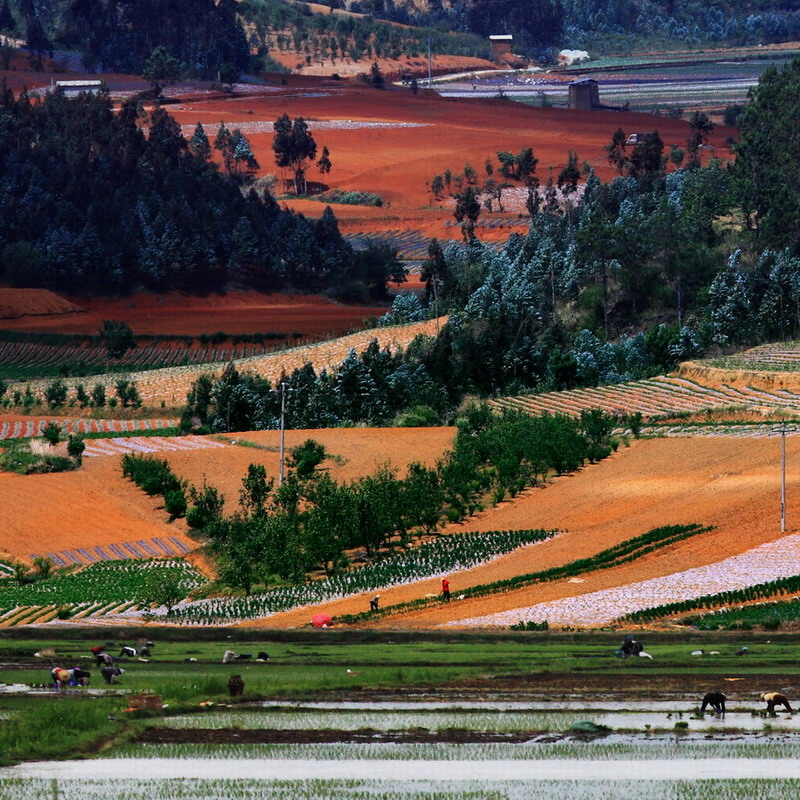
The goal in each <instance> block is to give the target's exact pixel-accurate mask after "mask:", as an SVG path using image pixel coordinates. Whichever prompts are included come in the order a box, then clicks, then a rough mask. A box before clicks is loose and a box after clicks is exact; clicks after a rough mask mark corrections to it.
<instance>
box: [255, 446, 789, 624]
mask: <svg viewBox="0 0 800 800" xmlns="http://www.w3.org/2000/svg"><path fill="white" fill-rule="evenodd" d="M798 457H800V438H798V437H788V439H787V461H788V468H787V482H788V497H789V504H788V510H787V515H788V519H789V530H790V531H793V530H796V527H797V525H798V524H800V497H798V493H797V488H798V486H800V466H798ZM779 458H780V445H779V443H778V442H777V441H774V440H769V439H753V440H751V439H735V438H719V439H708V440H706V439H695V440H692V441H691V442H687V441H686V440H681V439H654V440H647V441H635V442H634V443H633V444H632V446H631V447H630V448H628V449H621V450H620V451H618V452H617V453H615V454H614V455H612V456H611V457H610V458H608V459H607V460H606V461H603V462H601V463H600V464H597V465H594V466H587V467H586V468H585V469H583V470H582V471H581V472H579V473H577V474H575V475H572V476H565V477H561V478H556V479H554V480H553V482H552V485H550V486H548V487H547V488H535V489H531V490H528V491H527V492H525V493H524V494H523V495H521V496H520V497H518V498H517V499H515V500H513V501H509V502H505V503H502V504H501V505H499V506H497V507H496V508H493V509H490V510H488V511H485V512H483V513H481V514H479V515H477V516H476V517H474V518H472V519H470V520H467V521H466V522H465V523H463V524H462V525H459V526H452V527H451V528H450V529H449V530H460V531H463V530H467V531H469V530H504V529H519V528H545V529H552V528H557V529H559V530H562V531H563V533H562V534H560V535H558V536H556V537H555V538H553V539H551V540H548V541H546V542H542V543H539V544H535V545H532V546H530V547H527V548H524V549H522V550H520V551H517V552H515V553H513V554H510V555H508V556H503V557H501V558H498V559H496V560H495V561H494V562H492V563H491V564H488V565H485V566H482V567H477V568H475V569H473V570H469V571H467V572H464V573H458V574H455V575H452V576H450V582H451V588H452V592H453V596H454V597H457V596H458V593H459V591H460V590H461V589H462V588H466V587H469V586H474V585H477V584H482V583H488V582H492V581H496V580H501V579H504V578H509V577H512V576H514V575H519V574H522V573H527V572H533V571H536V570H541V569H546V568H548V567H552V566H558V565H561V564H565V563H568V562H570V561H573V560H575V559H577V558H583V557H588V556H591V555H594V554H595V553H597V552H599V551H601V550H603V549H606V548H608V547H611V546H613V545H616V544H618V543H620V542H622V541H624V540H626V539H630V538H632V537H634V536H637V535H639V534H642V533H644V532H646V531H648V530H651V529H652V528H656V527H659V526H662V525H671V524H690V523H693V522H697V523H700V524H702V525H713V526H715V529H714V530H712V531H710V532H708V533H705V534H701V535H699V536H696V537H692V538H691V539H688V540H685V541H683V542H680V543H678V544H675V545H671V546H670V547H668V548H665V549H664V550H661V551H657V552H655V553H652V554H649V555H646V556H644V557H642V558H640V559H637V560H636V561H635V562H631V563H629V564H626V565H622V566H620V567H616V568H614V569H610V570H605V571H600V572H596V573H589V574H586V575H583V576H581V578H580V579H579V580H580V582H576V581H559V582H552V583H545V584H540V585H538V586H533V587H527V588H524V589H518V590H513V591H508V592H506V593H503V594H496V595H491V596H488V597H483V598H475V599H468V600H464V601H460V602H459V601H455V600H454V601H453V602H451V603H450V604H449V605H446V606H444V605H441V606H439V605H437V606H435V607H432V608H429V609H424V610H420V611H415V612H410V613H408V614H405V615H403V616H400V617H395V618H392V617H388V618H385V619H384V620H382V621H379V622H376V623H372V624H373V625H380V626H385V627H412V628H413V627H434V626H438V625H440V624H443V623H447V622H450V621H455V622H456V623H457V622H458V621H459V620H464V619H469V618H472V617H479V616H485V615H488V614H490V613H497V612H501V611H507V610H510V609H516V608H522V607H525V606H530V605H533V604H535V603H539V602H545V601H551V600H558V599H561V598H564V597H572V596H577V595H582V594H586V593H589V592H593V591H598V590H601V589H612V588H613V587H624V586H627V585H628V584H631V583H635V582H637V581H642V580H646V579H650V578H658V577H662V576H665V575H671V574H673V573H677V572H681V571H684V570H687V569H690V568H693V567H699V566H703V565H709V564H714V563H716V562H719V561H722V560H723V559H724V558H727V557H730V556H734V555H738V554H741V553H743V552H745V551H747V550H749V549H751V548H753V547H757V546H758V545H761V544H764V543H766V542H771V541H773V540H775V539H777V538H778V537H779V536H780V526H779V515H780V509H779V488H780V475H779ZM439 588H440V587H439V581H438V580H431V581H425V582H421V583H417V584H413V585H409V586H402V587H398V588H396V589H389V590H385V591H383V592H382V596H381V602H382V605H383V606H384V607H386V606H389V605H392V604H393V603H399V602H406V601H409V600H413V599H416V598H419V597H424V596H425V595H426V594H436V593H438V591H439ZM365 606H366V599H365V598H364V597H357V598H351V599H346V600H341V601H338V602H332V603H327V604H325V605H323V606H319V607H318V608H316V609H314V613H316V611H324V612H325V613H329V614H331V615H336V614H347V613H358V612H361V611H364V609H365ZM310 611H311V610H310V609H303V610H301V611H297V612H290V613H286V614H281V615H277V616H274V617H271V618H270V619H269V621H268V624H269V626H270V627H272V626H277V627H288V626H291V625H298V624H303V623H305V622H307V621H308V618H309V612H310Z"/></svg>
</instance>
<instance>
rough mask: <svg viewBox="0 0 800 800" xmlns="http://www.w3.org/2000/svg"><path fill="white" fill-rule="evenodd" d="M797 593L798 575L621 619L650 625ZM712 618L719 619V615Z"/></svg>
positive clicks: (636, 613)
mask: <svg viewBox="0 0 800 800" xmlns="http://www.w3.org/2000/svg"><path fill="white" fill-rule="evenodd" d="M798 592H800V575H793V576H791V577H789V578H779V579H778V580H775V581H769V582H767V583H758V584H756V585H755V586H748V587H747V588H745V589H733V590H731V591H727V592H719V593H717V594H706V595H703V596H702V597H697V598H695V599H694V600H681V601H680V602H676V603H667V604H665V605H663V606H653V607H652V608H643V609H641V610H639V611H634V612H633V613H631V614H628V615H627V616H625V617H623V618H622V619H624V620H625V621H628V622H651V621H653V620H657V619H663V618H665V617H673V616H675V615H677V614H685V613H687V612H692V611H699V610H701V609H717V608H724V606H730V605H738V604H742V603H749V602H753V601H757V600H761V599H763V598H766V597H775V596H776V595H787V594H797V593H798ZM799 607H800V606H799ZM715 616H717V617H718V615H715ZM700 619H703V617H700ZM691 624H697V619H693V620H692V622H691Z"/></svg>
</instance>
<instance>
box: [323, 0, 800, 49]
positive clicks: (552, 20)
mask: <svg viewBox="0 0 800 800" xmlns="http://www.w3.org/2000/svg"><path fill="white" fill-rule="evenodd" d="M330 2H331V3H339V2H340V0H330ZM347 5H348V7H349V8H350V10H353V11H361V12H363V13H367V14H373V15H375V16H377V17H380V18H383V19H389V20H393V21H395V22H400V23H403V24H407V25H408V24H411V25H432V26H435V27H439V28H441V29H442V30H448V29H449V30H458V31H469V32H472V33H478V34H480V35H482V36H488V35H489V34H492V33H497V32H500V31H502V32H505V31H508V32H513V34H514V49H515V52H519V53H526V54H529V55H531V54H533V55H539V56H540V57H547V56H548V54H551V53H552V50H551V48H554V47H561V46H564V45H566V46H569V45H570V44H572V43H574V42H582V43H583V46H589V45H592V46H593V47H595V48H597V47H601V46H603V45H604V44H607V45H609V46H615V45H616V46H617V47H619V43H620V41H622V42H624V43H625V44H626V45H627V46H628V47H631V48H633V47H636V46H642V45H643V44H645V43H647V42H659V43H663V42H664V41H674V42H676V44H677V43H680V45H681V46H686V45H687V44H688V45H689V46H692V45H698V44H704V43H711V42H713V43H728V44H736V45H739V44H753V43H757V42H763V43H767V42H783V41H794V40H796V39H797V38H798V37H800V13H798V11H797V9H796V8H795V7H794V5H793V4H792V3H790V2H786V0H777V1H776V2H770V3H762V4H756V5H755V6H754V4H752V3H744V2H737V0H728V1H727V2H723V3H715V4H702V5H698V4H697V3H696V2H692V0H674V2H670V3H668V4H659V3H654V2H651V1H650V0H646V2H638V3H635V2H632V0H612V2H599V0H560V2H558V3H556V2H551V1H550V0H536V2H525V3H520V2H518V0H496V1H495V2H492V3H480V2H470V0H453V2H446V0H429V2H428V3H426V5H425V10H420V7H419V5H418V4H409V3H405V2H401V0H354V2H352V3H350V2H348V4H347Z"/></svg>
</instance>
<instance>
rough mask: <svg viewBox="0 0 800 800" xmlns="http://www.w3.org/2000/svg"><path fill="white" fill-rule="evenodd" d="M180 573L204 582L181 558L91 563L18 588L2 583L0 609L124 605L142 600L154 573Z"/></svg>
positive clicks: (13, 583) (9, 581)
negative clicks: (77, 569) (76, 570)
mask: <svg viewBox="0 0 800 800" xmlns="http://www.w3.org/2000/svg"><path fill="white" fill-rule="evenodd" d="M156 570H158V571H161V572H163V573H164V574H165V575H169V574H175V573H177V574H178V575H179V576H180V577H181V578H182V579H183V580H184V581H185V582H186V583H187V585H191V586H197V585H199V584H200V583H202V579H201V577H200V574H199V573H198V572H197V571H196V570H195V569H194V567H192V566H191V565H190V564H188V563H187V562H185V561H182V560H180V559H151V560H132V559H131V560H124V561H122V560H120V561H103V562H100V563H97V564H92V565H91V566H88V567H86V568H85V569H82V570H80V571H78V572H71V573H66V574H65V573H56V574H54V575H53V576H52V577H50V578H46V579H43V580H39V581H36V582H35V583H29V584H22V585H19V584H17V583H16V581H14V580H13V579H12V578H4V579H2V580H0V608H16V607H19V606H48V605H56V606H75V605H79V604H86V603H89V602H92V603H97V604H101V605H102V604H106V603H112V602H117V603H123V602H126V601H130V600H136V599H139V598H141V597H142V595H143V594H144V592H145V590H146V586H147V580H148V577H149V576H150V575H152V573H153V572H154V571H156Z"/></svg>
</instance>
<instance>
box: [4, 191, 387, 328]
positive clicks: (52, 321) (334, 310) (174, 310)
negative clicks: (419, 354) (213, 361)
mask: <svg viewBox="0 0 800 800" xmlns="http://www.w3.org/2000/svg"><path fill="white" fill-rule="evenodd" d="M320 208H321V209H322V208H323V206H320ZM6 291H9V292H10V291H20V290H0V313H1V312H2V308H1V306H2V302H3V294H2V293H3V292H6ZM25 291H43V290H33V289H31V290H25ZM46 294H52V293H51V292H48V293H46ZM52 296H53V297H58V295H52ZM70 301H71V302H70ZM70 301H68V300H63V299H62V302H63V303H64V304H65V307H66V306H69V305H73V306H74V310H75V311H85V313H80V314H78V313H75V314H69V315H67V313H68V312H66V311H59V312H55V311H50V312H40V313H49V314H54V313H58V314H60V315H63V316H58V317H44V316H38V317H20V318H19V319H16V320H3V327H5V328H7V329H9V330H17V331H33V332H58V333H90V334H96V333H97V331H98V330H99V329H100V327H101V326H102V324H103V320H104V319H115V320H121V321H123V322H127V323H128V324H129V325H130V326H131V328H133V332H134V333H136V334H163V333H167V334H174V335H179V336H197V335H199V334H201V333H215V332H216V331H225V333H232V334H239V333H267V332H272V333H282V334H291V333H295V332H297V333H302V334H303V335H304V336H306V337H308V338H310V339H318V338H321V337H324V336H327V335H336V336H341V335H342V334H344V333H347V332H348V331H350V330H352V329H353V328H357V327H360V326H361V325H362V323H363V321H364V319H367V318H370V317H378V316H381V315H382V314H385V313H386V310H387V309H386V308H385V307H383V306H349V305H344V304H342V303H336V302H334V301H332V300H329V299H328V298H326V297H323V296H321V295H318V294H309V295H301V294H282V293H279V292H274V293H271V294H264V293H262V292H257V291H254V290H247V291H229V292H226V293H225V294H209V295H204V296H197V295H189V294H184V293H182V292H169V293H167V294H160V295H159V294H150V293H146V292H140V293H136V294H132V295H130V296H128V297H120V298H103V297H72V298H70Z"/></svg>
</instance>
